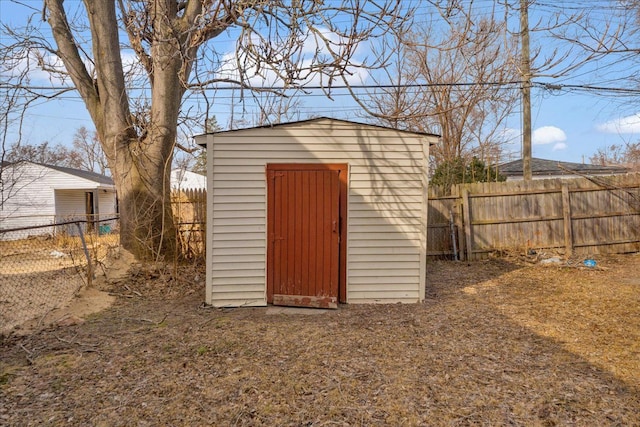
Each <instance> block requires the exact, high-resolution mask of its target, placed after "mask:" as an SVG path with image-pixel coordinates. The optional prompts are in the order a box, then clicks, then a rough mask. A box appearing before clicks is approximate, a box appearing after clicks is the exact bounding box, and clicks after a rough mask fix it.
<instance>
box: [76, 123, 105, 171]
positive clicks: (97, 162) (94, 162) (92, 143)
mask: <svg viewBox="0 0 640 427" xmlns="http://www.w3.org/2000/svg"><path fill="white" fill-rule="evenodd" d="M73 151H74V152H75V154H76V155H77V157H78V163H79V164H78V168H79V169H82V170H87V171H91V172H96V173H99V174H101V175H109V165H108V164H107V158H106V157H105V155H104V152H103V151H102V146H101V145H100V139H99V138H98V133H97V132H95V131H94V132H89V130H88V129H87V128H86V127H84V126H82V127H80V128H78V130H76V133H75V135H74V136H73Z"/></svg>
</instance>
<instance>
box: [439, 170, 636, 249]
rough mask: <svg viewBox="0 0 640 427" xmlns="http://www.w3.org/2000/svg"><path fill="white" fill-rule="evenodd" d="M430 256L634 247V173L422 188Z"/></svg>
mask: <svg viewBox="0 0 640 427" xmlns="http://www.w3.org/2000/svg"><path fill="white" fill-rule="evenodd" d="M428 217H429V224H428V232H427V234H428V248H427V254H428V255H430V256H452V255H454V247H455V248H456V249H457V252H458V254H459V255H460V258H461V259H470V260H473V259H481V258H484V257H486V256H487V254H489V253H490V252H494V251H501V250H522V251H523V252H526V251H528V250H540V249H546V250H549V249H551V250H557V251H558V252H560V253H563V254H565V256H570V255H572V254H577V255H583V254H584V255H588V254H596V253H624V252H636V251H639V250H640V174H629V175H615V176H605V177H594V178H575V179H548V180H535V181H530V182H524V181H510V182H500V183H475V184H460V185H456V186H454V187H453V189H452V191H451V192H450V195H445V194H444V191H443V189H441V188H438V187H431V188H430V189H429V213H428Z"/></svg>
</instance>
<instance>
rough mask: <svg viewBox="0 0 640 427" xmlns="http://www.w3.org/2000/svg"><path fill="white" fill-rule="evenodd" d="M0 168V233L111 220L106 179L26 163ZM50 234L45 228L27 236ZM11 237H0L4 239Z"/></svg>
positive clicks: (111, 195) (110, 187)
mask: <svg viewBox="0 0 640 427" xmlns="http://www.w3.org/2000/svg"><path fill="white" fill-rule="evenodd" d="M1 166H2V167H1V168H0V174H1V178H2V179H1V184H2V186H1V188H0V190H1V191H0V229H3V230H6V229H12V228H21V227H33V226H41V225H49V224H55V223H59V222H64V221H73V220H83V221H84V220H88V221H93V220H97V219H99V218H108V217H112V216H113V215H114V214H115V213H116V211H117V198H116V189H115V185H114V184H113V180H112V179H111V178H110V177H108V176H105V175H101V174H98V173H94V172H90V171H83V170H79V169H73V168H68V167H62V166H54V165H46V164H40V163H34V162H29V161H20V162H15V163H7V162H3V163H2V165H1ZM70 230H71V232H73V230H74V229H73V228H71V229H70ZM52 232H53V231H52V229H51V228H49V227H47V228H39V229H35V230H32V231H31V232H29V234H31V235H36V234H48V233H52ZM13 236H14V234H11V233H4V234H3V237H4V238H5V239H11V238H15V237H13ZM15 236H24V233H17V234H15Z"/></svg>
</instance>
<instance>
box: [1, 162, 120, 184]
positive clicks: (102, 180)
mask: <svg viewBox="0 0 640 427" xmlns="http://www.w3.org/2000/svg"><path fill="white" fill-rule="evenodd" d="M22 162H25V163H32V164H34V165H39V166H43V167H45V168H49V169H53V170H57V171H59V172H63V173H66V174H69V175H73V176H77V177H78V178H83V179H86V180H89V181H93V182H97V183H98V184H104V185H114V184H113V179H111V177H108V176H106V175H101V174H99V173H95V172H91V171H84V170H80V169H74V168H67V167H64V166H55V165H48V164H45V163H36V162H30V161H28V160H23V161H19V162H14V163H11V162H2V166H3V167H4V166H8V165H11V164H18V163H22Z"/></svg>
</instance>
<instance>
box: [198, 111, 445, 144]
mask: <svg viewBox="0 0 640 427" xmlns="http://www.w3.org/2000/svg"><path fill="white" fill-rule="evenodd" d="M323 121H330V122H335V123H343V124H350V125H357V126H367V127H372V128H378V129H386V130H393V131H397V132H402V133H409V134H412V135H425V136H435V137H440V135H437V134H435V133H428V132H417V131H411V130H405V129H396V128H391V127H388V126H382V125H376V124H371V123H362V122H355V121H350V120H344V119H335V118H332V117H325V116H321V117H314V118H312V119H306V120H297V121H293V122H285V123H275V124H268V125H262V126H252V127H247V128H241V129H227V130H221V131H216V132H209V133H210V134H226V133H231V132H240V131H243V130H249V129H266V128H278V127H287V126H297V125H300V124H312V123H319V122H323ZM431 145H433V144H431Z"/></svg>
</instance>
